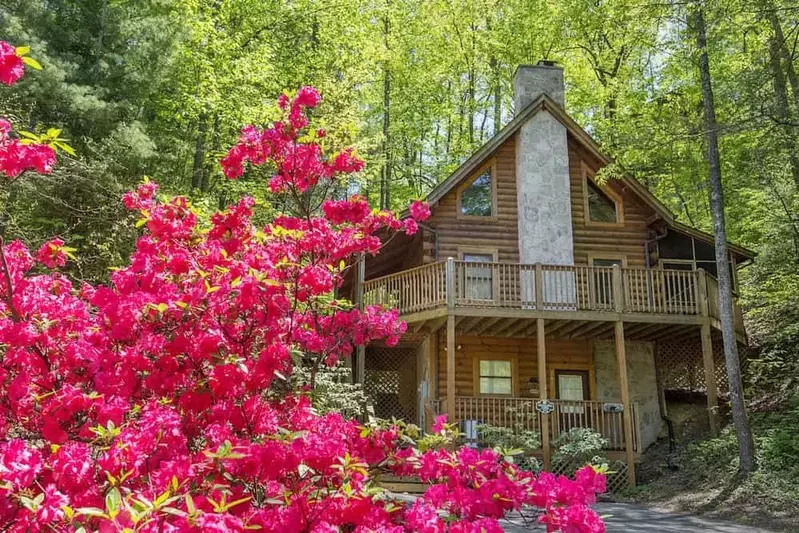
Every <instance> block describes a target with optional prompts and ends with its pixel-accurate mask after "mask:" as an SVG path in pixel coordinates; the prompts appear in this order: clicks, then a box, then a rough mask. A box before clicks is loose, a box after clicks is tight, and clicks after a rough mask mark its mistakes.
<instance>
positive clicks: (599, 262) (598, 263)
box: [591, 259, 623, 267]
mask: <svg viewBox="0 0 799 533" xmlns="http://www.w3.org/2000/svg"><path fill="white" fill-rule="evenodd" d="M591 262H592V263H593V265H594V266H595V267H612V266H614V265H619V266H623V262H622V260H621V259H594V260H592V261H591Z"/></svg>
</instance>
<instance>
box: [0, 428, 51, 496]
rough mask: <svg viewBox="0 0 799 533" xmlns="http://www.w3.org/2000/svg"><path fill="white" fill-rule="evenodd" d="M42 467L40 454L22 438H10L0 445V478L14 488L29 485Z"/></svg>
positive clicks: (22, 487)
mask: <svg viewBox="0 0 799 533" xmlns="http://www.w3.org/2000/svg"><path fill="white" fill-rule="evenodd" d="M42 467H43V461H42V454H41V453H39V451H38V450H35V449H33V448H30V447H29V446H28V445H27V444H26V443H25V442H24V441H23V440H20V439H12V440H10V441H8V443H6V444H5V445H0V480H3V481H7V482H9V483H11V485H12V486H13V487H14V488H15V489H24V488H26V487H30V486H31V485H32V484H33V481H34V480H35V479H36V476H38V475H39V472H41V470H42Z"/></svg>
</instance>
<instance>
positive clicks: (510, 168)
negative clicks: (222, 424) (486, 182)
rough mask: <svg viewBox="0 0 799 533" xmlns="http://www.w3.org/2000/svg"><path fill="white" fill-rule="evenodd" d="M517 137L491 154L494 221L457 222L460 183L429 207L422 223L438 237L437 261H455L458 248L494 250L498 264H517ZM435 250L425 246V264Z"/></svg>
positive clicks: (431, 259)
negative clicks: (493, 163)
mask: <svg viewBox="0 0 799 533" xmlns="http://www.w3.org/2000/svg"><path fill="white" fill-rule="evenodd" d="M515 143H516V137H515V136H513V137H511V138H510V139H508V140H507V141H505V143H504V144H503V145H502V146H500V147H499V148H498V149H497V151H496V152H495V153H494V156H493V157H495V158H496V169H497V176H496V186H497V216H496V219H495V220H486V221H482V220H475V219H473V218H471V219H468V220H462V219H458V205H457V197H458V189H459V188H460V187H462V186H463V184H459V185H458V186H456V187H454V188H453V189H452V190H451V191H449V192H448V193H447V194H446V195H444V197H443V198H441V200H440V201H439V202H438V205H435V206H433V207H432V215H431V217H430V219H429V220H428V221H426V222H425V224H427V225H428V226H430V227H432V228H435V231H436V233H437V236H438V258H437V259H441V260H443V259H446V258H447V257H454V258H456V259H457V258H458V248H461V249H468V248H469V247H475V248H477V249H486V248H495V249H497V251H498V252H499V257H498V259H499V261H500V262H512V263H515V262H518V261H519V228H518V226H519V217H518V212H519V210H518V206H517V203H516V150H515ZM433 252H434V250H433V249H432V246H427V249H426V250H425V253H426V257H425V261H427V262H430V261H434V260H435V259H436V258H434V257H433Z"/></svg>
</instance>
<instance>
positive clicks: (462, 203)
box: [458, 160, 497, 219]
mask: <svg viewBox="0 0 799 533" xmlns="http://www.w3.org/2000/svg"><path fill="white" fill-rule="evenodd" d="M495 168H496V167H495V166H494V162H493V160H491V161H489V162H488V163H487V164H486V165H485V166H483V167H482V168H480V170H478V171H477V173H476V174H475V175H474V177H472V178H471V180H470V181H469V182H467V184H466V185H464V186H463V187H462V188H461V189H459V191H458V216H459V217H466V218H477V219H481V218H482V219H493V218H495V217H496V216H497V192H496V187H497V184H496V170H495Z"/></svg>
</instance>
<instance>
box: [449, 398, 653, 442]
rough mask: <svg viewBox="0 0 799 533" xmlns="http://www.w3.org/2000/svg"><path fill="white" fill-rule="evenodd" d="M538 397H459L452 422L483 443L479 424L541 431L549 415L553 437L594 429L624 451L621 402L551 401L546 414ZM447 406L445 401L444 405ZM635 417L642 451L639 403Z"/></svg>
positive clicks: (635, 438) (634, 407)
mask: <svg viewBox="0 0 799 533" xmlns="http://www.w3.org/2000/svg"><path fill="white" fill-rule="evenodd" d="M537 401H538V400H537V399H536V398H519V397H507V396H456V397H455V412H454V413H450V421H457V422H460V423H461V426H462V427H461V431H463V432H464V434H465V438H466V440H469V441H473V442H479V440H480V437H479V432H478V426H479V425H480V424H490V425H492V426H498V427H506V428H510V429H514V430H517V431H521V430H525V431H535V432H538V433H539V434H540V432H541V427H542V424H541V420H542V417H543V416H547V417H549V421H550V423H549V433H550V438H551V439H552V440H554V439H557V438H558V437H559V436H561V435H562V434H563V433H565V432H566V431H568V430H570V429H572V428H591V429H593V430H595V431H596V432H598V433H599V434H601V435H602V436H603V437H604V438H605V439H607V440H608V445H607V448H608V449H609V450H623V449H624V446H625V444H624V443H625V439H624V421H623V413H622V412H620V411H616V410H615V407H616V405H617V404H614V403H608V402H602V401H596V400H583V401H570V400H549V401H550V402H551V403H552V405H553V411H552V413H550V414H548V415H542V414H541V413H539V412H538V411H537V410H536V409H535V403H536V402H537ZM441 407H443V402H442V403H441V404H440V407H439V408H441ZM631 409H632V414H633V420H634V421H635V423H634V424H633V448H634V451H636V452H640V451H641V438H640V427H639V421H638V405H637V404H635V403H633V404H631Z"/></svg>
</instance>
